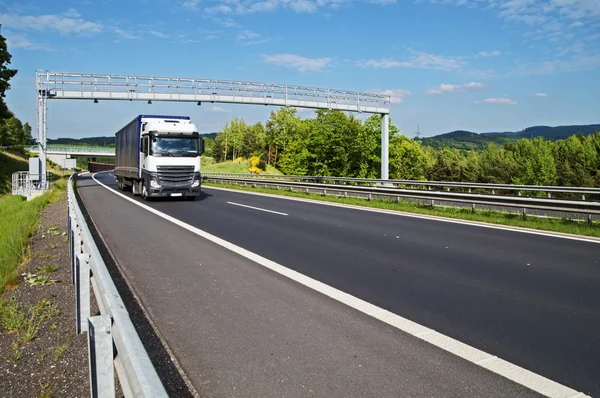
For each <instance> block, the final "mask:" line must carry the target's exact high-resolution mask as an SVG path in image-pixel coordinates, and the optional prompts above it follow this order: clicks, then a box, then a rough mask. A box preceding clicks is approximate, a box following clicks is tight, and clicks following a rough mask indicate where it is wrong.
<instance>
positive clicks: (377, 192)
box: [202, 173, 600, 225]
mask: <svg viewBox="0 0 600 398" xmlns="http://www.w3.org/2000/svg"><path fill="white" fill-rule="evenodd" d="M238 176H239V175H238ZM263 177H264V176H263ZM275 177H277V178H278V179H265V178H258V177H256V176H252V177H250V176H249V175H245V174H244V175H242V177H233V176H231V175H224V174H217V173H202V178H203V179H204V180H207V181H214V182H220V183H234V184H241V185H244V186H248V185H250V186H261V185H262V186H264V187H269V188H276V189H281V188H284V189H285V188H287V189H290V190H292V191H293V190H298V191H300V192H306V193H320V194H322V195H325V196H327V195H328V194H329V195H337V196H345V197H348V196H360V197H361V198H366V199H372V198H375V197H379V198H394V199H396V200H398V201H400V200H401V199H413V200H419V201H426V202H427V203H428V204H430V205H431V206H432V207H433V206H435V204H436V202H438V203H439V202H450V203H461V204H469V205H471V208H472V211H473V212H475V211H476V206H477V205H483V206H487V207H489V208H493V207H504V208H513V209H514V208H516V209H520V210H521V211H522V213H523V217H525V216H526V214H527V210H529V209H532V210H541V211H546V212H560V213H573V214H585V215H587V220H588V223H589V224H590V225H591V224H592V221H593V219H592V217H593V216H598V215H600V202H592V201H574V200H559V199H546V198H533V197H524V196H502V195H484V194H473V193H458V192H446V191H428V190H415V189H413V190H411V189H403V188H394V187H385V186H379V187H374V186H360V185H342V184H327V183H324V182H322V183H318V182H294V181H286V178H290V179H293V178H298V179H311V178H317V179H318V178H323V179H324V180H328V179H329V178H332V177H291V176H275ZM333 178H335V177H333ZM376 181H379V180H376ZM381 182H382V183H383V181H381Z"/></svg>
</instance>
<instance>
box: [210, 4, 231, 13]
mask: <svg viewBox="0 0 600 398" xmlns="http://www.w3.org/2000/svg"><path fill="white" fill-rule="evenodd" d="M204 11H205V12H206V13H208V14H229V13H230V12H232V11H233V10H232V9H231V7H229V6H226V5H224V4H221V5H220V6H215V7H206V8H205V9H204Z"/></svg>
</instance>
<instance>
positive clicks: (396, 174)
mask: <svg viewBox="0 0 600 398" xmlns="http://www.w3.org/2000/svg"><path fill="white" fill-rule="evenodd" d="M389 148H390V170H389V171H390V178H392V179H398V180H422V179H424V178H425V172H426V169H427V158H426V155H425V153H424V152H423V149H422V148H421V144H420V143H419V142H418V141H415V140H411V139H409V138H407V137H405V136H403V135H397V136H394V137H392V138H391V139H390V147H389Z"/></svg>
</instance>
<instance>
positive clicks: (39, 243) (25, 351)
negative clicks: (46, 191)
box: [0, 200, 90, 397]
mask: <svg viewBox="0 0 600 398" xmlns="http://www.w3.org/2000/svg"><path fill="white" fill-rule="evenodd" d="M40 218H41V222H40V225H39V226H38V228H37V231H36V234H35V235H34V237H33V238H32V240H31V251H30V254H29V261H27V262H26V264H25V265H24V266H23V268H22V270H21V272H22V273H23V274H24V275H21V276H20V277H19V285H18V287H17V288H16V289H14V290H12V291H9V292H6V293H5V294H4V296H3V302H4V304H2V305H0V320H1V321H2V324H0V397H50V396H53V397H84V396H89V394H90V389H89V374H88V359H87V334H85V333H84V334H81V335H78V334H76V332H75V286H74V285H73V284H72V283H71V269H70V263H69V243H68V241H67V237H66V232H67V210H66V202H65V201H64V200H62V201H60V202H58V203H55V204H52V205H49V206H48V207H46V208H45V209H44V210H42V212H41V213H40Z"/></svg>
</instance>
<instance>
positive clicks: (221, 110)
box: [209, 106, 231, 113]
mask: <svg viewBox="0 0 600 398" xmlns="http://www.w3.org/2000/svg"><path fill="white" fill-rule="evenodd" d="M209 112H213V113H231V109H225V108H221V107H220V106H213V107H211V108H209Z"/></svg>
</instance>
